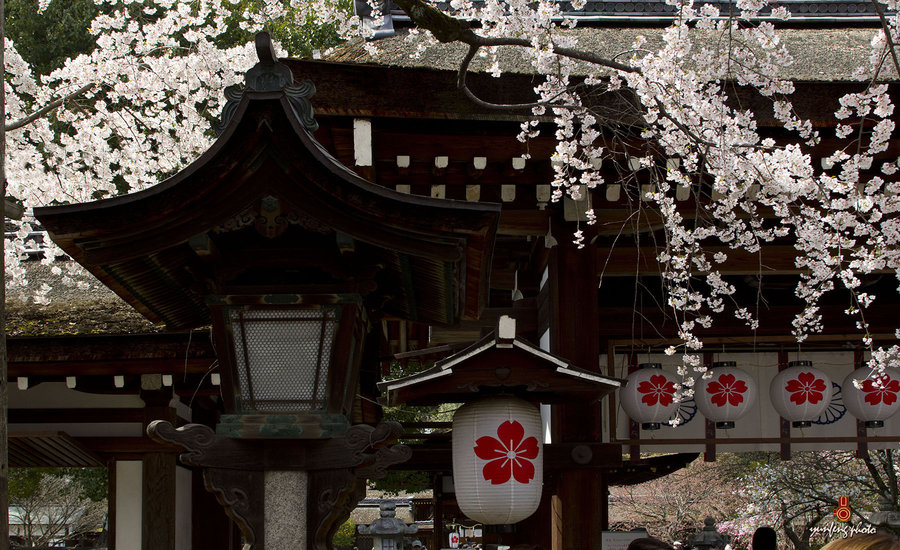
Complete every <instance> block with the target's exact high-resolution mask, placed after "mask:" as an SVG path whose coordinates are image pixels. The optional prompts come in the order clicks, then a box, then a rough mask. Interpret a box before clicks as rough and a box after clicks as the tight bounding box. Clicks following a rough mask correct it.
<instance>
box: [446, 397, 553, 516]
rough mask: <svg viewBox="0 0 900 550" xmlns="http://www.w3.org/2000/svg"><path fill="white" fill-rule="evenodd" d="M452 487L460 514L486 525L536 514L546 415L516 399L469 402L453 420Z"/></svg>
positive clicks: (542, 470)
mask: <svg viewBox="0 0 900 550" xmlns="http://www.w3.org/2000/svg"><path fill="white" fill-rule="evenodd" d="M452 451H453V484H454V486H455V490H456V500H457V503H458V504H459V508H460V510H462V513H463V514H465V515H466V516H467V517H469V518H470V519H472V520H474V521H478V522H481V523H483V524H486V525H500V524H509V523H517V522H519V521H522V520H523V519H525V518H527V517H528V516H530V515H531V514H533V513H534V512H535V510H537V508H538V505H539V504H540V501H541V489H542V486H543V481H544V464H543V459H544V454H543V443H542V434H541V413H540V411H539V410H538V408H537V407H536V406H535V405H533V404H531V403H528V402H527V401H524V400H522V399H519V398H517V397H512V396H497V397H488V398H485V399H481V400H479V401H474V402H471V403H467V404H465V405H463V406H462V407H460V408H459V410H457V411H456V414H455V415H454V416H453V444H452Z"/></svg>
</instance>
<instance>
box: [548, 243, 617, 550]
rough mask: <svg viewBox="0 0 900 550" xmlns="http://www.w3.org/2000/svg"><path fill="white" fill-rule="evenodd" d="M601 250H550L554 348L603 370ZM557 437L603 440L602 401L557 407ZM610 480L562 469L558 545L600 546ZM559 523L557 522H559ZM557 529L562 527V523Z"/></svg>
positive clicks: (557, 549) (562, 549) (578, 549)
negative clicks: (598, 264)
mask: <svg viewBox="0 0 900 550" xmlns="http://www.w3.org/2000/svg"><path fill="white" fill-rule="evenodd" d="M595 257H596V254H592V253H591V252H590V251H587V250H578V249H576V248H575V246H574V245H572V244H571V243H570V242H567V241H565V240H561V242H560V244H559V245H558V246H556V247H554V249H553V253H552V254H551V255H550V258H549V262H550V265H549V267H550V282H549V284H550V293H551V296H550V308H549V309H550V351H551V352H552V353H555V354H557V355H559V356H560V357H563V358H565V359H568V360H569V361H572V362H573V363H574V364H575V365H576V366H577V367H579V368H582V369H585V370H589V371H592V372H598V373H599V372H600V334H599V315H600V312H599V307H598V303H597V301H598V293H597V267H596V262H595ZM553 416H554V419H553V420H554V421H553V425H554V428H555V430H556V431H555V433H554V434H553V440H554V442H556V441H559V442H589V441H601V440H602V434H603V431H602V424H601V409H600V404H599V403H596V402H595V403H569V404H566V405H559V406H555V407H554V408H553ZM606 490H607V487H606V483H605V481H604V480H603V479H602V476H601V475H598V473H597V472H596V471H590V470H568V471H562V472H560V475H559V479H558V482H557V498H558V504H559V510H558V519H557V520H556V523H557V525H558V535H559V536H558V537H554V541H553V550H588V549H596V550H599V549H600V541H601V536H600V535H601V530H602V528H603V525H604V524H605V523H606V521H607V511H606V506H605V502H606ZM554 527H556V525H555V526H554ZM553 531H557V529H556V528H554V529H553Z"/></svg>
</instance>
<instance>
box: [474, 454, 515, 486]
mask: <svg viewBox="0 0 900 550" xmlns="http://www.w3.org/2000/svg"><path fill="white" fill-rule="evenodd" d="M511 470H512V467H511V465H510V460H509V459H508V458H498V459H497V460H492V461H490V462H488V463H487V464H485V465H484V468H483V469H482V470H481V473H482V475H484V479H485V480H487V481H490V482H491V485H500V484H503V483H506V482H507V481H509V478H510V475H511V474H512V471H511Z"/></svg>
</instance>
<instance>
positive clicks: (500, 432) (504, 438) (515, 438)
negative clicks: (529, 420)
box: [497, 420, 525, 450]
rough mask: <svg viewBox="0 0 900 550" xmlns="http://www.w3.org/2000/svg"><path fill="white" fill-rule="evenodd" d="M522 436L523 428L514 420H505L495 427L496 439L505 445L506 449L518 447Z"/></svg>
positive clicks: (523, 433)
mask: <svg viewBox="0 0 900 550" xmlns="http://www.w3.org/2000/svg"><path fill="white" fill-rule="evenodd" d="M523 437H525V428H523V427H522V425H521V424H519V423H518V422H516V421H515V420H507V421H506V422H504V423H503V424H500V427H499V428H497V439H499V440H500V443H501V444H502V445H505V446H506V448H507V450H513V449H515V448H516V447H518V446H519V443H520V442H521V441H522V438H523Z"/></svg>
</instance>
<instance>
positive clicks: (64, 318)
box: [6, 262, 161, 336]
mask: <svg viewBox="0 0 900 550" xmlns="http://www.w3.org/2000/svg"><path fill="white" fill-rule="evenodd" d="M24 266H25V268H26V270H27V279H28V281H29V287H28V289H23V291H17V290H16V289H10V290H8V291H7V297H6V334H7V336H61V335H69V334H132V333H148V332H160V331H161V327H159V326H157V325H154V324H153V323H151V322H150V321H148V320H147V319H146V318H144V317H143V316H142V315H141V314H139V313H138V312H137V311H135V310H134V308H132V307H131V306H129V305H128V304H126V303H125V301H124V300H122V299H121V298H119V297H118V296H116V294H115V293H113V292H112V291H111V290H110V289H109V288H107V287H106V286H104V285H103V284H101V283H100V282H99V281H97V280H96V279H95V278H94V277H93V276H91V275H89V274H85V275H84V279H85V282H87V285H88V286H82V287H80V288H79V287H77V286H69V285H66V284H64V283H63V282H62V278H61V277H60V276H56V275H53V274H52V273H51V271H50V270H51V268H50V266H45V265H42V264H41V263H40V262H27V263H25V264H24ZM41 283H46V284H48V285H49V286H51V287H52V290H51V291H50V292H49V293H48V295H47V297H48V298H50V300H51V302H50V304H48V305H40V304H36V303H35V302H34V301H33V299H32V295H31V294H29V293H28V292H29V291H30V290H31V289H34V288H39V287H40V285H41Z"/></svg>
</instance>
